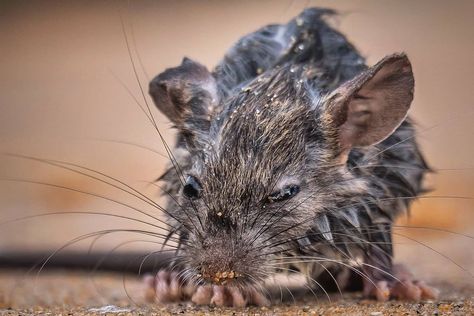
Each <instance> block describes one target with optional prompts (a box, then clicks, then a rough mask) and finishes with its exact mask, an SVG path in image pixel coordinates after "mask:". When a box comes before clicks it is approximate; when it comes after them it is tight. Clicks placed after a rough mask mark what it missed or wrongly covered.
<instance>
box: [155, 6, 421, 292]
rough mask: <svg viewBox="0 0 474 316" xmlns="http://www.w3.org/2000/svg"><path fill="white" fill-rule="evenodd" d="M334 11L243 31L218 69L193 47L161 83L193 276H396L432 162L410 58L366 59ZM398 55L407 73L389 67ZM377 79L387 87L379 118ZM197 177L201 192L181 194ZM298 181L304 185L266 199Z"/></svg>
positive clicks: (172, 207) (175, 211)
mask: <svg viewBox="0 0 474 316" xmlns="http://www.w3.org/2000/svg"><path fill="white" fill-rule="evenodd" d="M329 14H333V12H332V11H330V10H325V9H307V10H305V11H304V12H303V13H302V14H300V15H299V16H298V17H297V18H295V19H293V20H292V21H290V22H289V23H288V24H286V25H271V26H266V27H264V28H262V29H260V30H258V31H256V32H255V33H252V34H250V35H247V36H245V37H244V38H242V39H241V40H239V42H238V43H237V44H236V45H235V46H234V47H232V49H231V50H230V51H229V52H228V53H227V54H226V56H225V57H224V59H223V60H222V61H221V62H220V64H219V65H218V66H217V67H216V68H215V70H214V72H212V73H211V72H208V71H207V69H206V68H205V67H204V66H201V65H199V64H197V63H196V62H193V61H191V60H189V59H184V60H183V63H182V65H181V66H179V67H176V68H172V69H168V70H166V71H165V72H164V73H162V74H160V75H159V76H157V77H156V78H155V79H154V80H153V81H152V82H151V83H150V93H151V95H152V97H153V99H154V101H155V103H156V104H157V106H158V108H159V109H160V110H161V111H162V112H163V113H164V114H166V115H167V116H168V118H169V119H170V120H171V121H172V122H173V123H174V124H175V125H176V127H177V128H178V142H177V145H176V150H175V151H174V156H173V164H172V166H171V167H170V168H169V170H168V171H167V172H166V173H165V174H164V175H163V176H162V177H161V180H163V181H165V183H166V185H165V189H166V191H167V192H168V193H169V194H170V195H171V196H173V198H170V199H169V203H168V207H167V210H168V211H169V212H170V213H171V214H172V215H173V216H172V217H170V218H169V224H170V226H171V227H172V228H173V229H174V231H175V232H177V233H178V235H179V236H180V240H181V244H180V256H179V257H180V259H181V260H179V266H180V267H181V269H183V270H184V271H185V278H184V279H185V281H188V282H194V283H199V282H203V281H206V282H208V281H211V282H213V283H217V284H220V283H221V280H220V276H221V275H222V273H224V272H225V273H226V275H227V274H228V272H229V273H230V272H233V273H235V274H236V278H233V280H232V284H233V285H238V286H241V287H244V286H246V285H250V284H255V283H261V282H263V280H264V279H265V278H266V277H268V276H269V275H271V274H273V273H275V271H278V270H284V271H287V270H288V269H289V270H292V271H293V270H297V271H300V272H302V273H304V274H305V275H306V276H307V277H308V280H310V281H313V282H314V281H318V280H319V281H321V282H323V285H324V286H325V287H331V286H335V285H341V287H342V286H346V287H353V286H354V283H353V282H352V283H351V282H348V281H349V280H350V279H348V278H347V276H348V275H349V274H350V273H348V271H350V270H354V271H355V275H359V276H360V275H362V276H363V277H364V278H366V279H370V282H372V283H374V282H377V281H380V280H391V281H393V278H392V279H391V277H390V275H391V273H392V243H391V225H392V223H393V221H394V219H395V218H396V216H397V215H398V214H400V213H403V212H406V211H407V209H408V207H409V205H410V202H411V201H412V200H413V198H414V197H416V196H417V195H419V194H420V193H421V192H422V191H423V189H422V180H423V175H424V173H425V172H427V171H428V170H429V168H428V167H427V165H426V163H425V162H424V159H423V157H422V155H421V153H420V152H419V149H418V145H417V143H416V141H415V138H414V133H415V131H414V128H413V124H412V123H411V122H410V120H409V119H404V117H405V115H406V110H407V109H408V107H409V104H410V102H411V99H412V96H413V91H412V88H413V78H412V75H411V67H410V64H409V62H408V59H406V57H405V56H404V55H393V56H389V57H387V58H386V59H384V60H382V61H381V62H380V63H379V64H377V65H376V66H374V67H372V68H370V69H368V68H367V66H366V65H365V62H364V59H363V58H362V57H361V56H360V54H359V53H358V52H357V50H356V49H355V48H354V47H353V46H352V45H351V44H350V43H349V42H348V41H347V40H346V39H345V37H344V36H343V35H341V34H340V33H339V32H337V31H335V30H334V29H332V28H331V27H330V26H329V25H328V24H326V22H325V21H324V19H323V16H324V15H329ZM390 67H392V68H394V67H395V68H396V70H397V71H398V70H399V71H398V72H396V71H395V74H396V75H393V74H391V75H390V76H389V77H387V78H383V79H380V77H383V76H385V75H384V71H394V70H393V69H392V70H390V69H389V68H390ZM386 69H389V70H386ZM377 76H378V77H377ZM374 78H375V79H374ZM377 78H379V79H377ZM377 80H379V81H380V82H376V84H372V85H373V86H374V87H375V88H374V87H368V88H367V86H369V85H370V84H371V82H374V81H377ZM364 89H365V90H364ZM371 89H379V90H383V93H384V94H383V96H382V98H381V100H382V101H383V102H382V103H386V104H387V105H386V106H385V108H383V111H382V113H384V114H383V115H382V116H381V118H379V117H378V115H381V114H380V113H378V112H377V111H378V109H376V110H374V111H373V112H371V110H370V106H371V105H370V102H375V101H371V100H372V99H374V98H375V99H376V98H377V97H378V96H377V95H375V96H372V95H370V93H372V90H371ZM377 91H378V90H377ZM387 91H388V92H387ZM367 93H368V94H369V97H367V95H364V94H367ZM366 99H367V100H366ZM358 102H359V103H362V107H363V109H362V110H360V111H359V110H358V107H359V105H360V104H359V103H358ZM364 102H366V103H369V105H368V107H369V110H368V111H369V114H367V109H366V108H365V106H366V104H365V103H364ZM394 103H396V105H394ZM377 106H378V105H377ZM351 113H352V114H351ZM354 113H356V114H354ZM367 115H368V116H367ZM384 115H385V116H384ZM367 117H368V118H367ZM377 119H379V121H377ZM395 128H396V129H395ZM394 129H395V130H394ZM366 131H370V132H366ZM387 136H388V137H387ZM374 143H375V144H374ZM188 175H191V176H193V177H195V178H196V179H197V181H198V182H199V183H200V185H201V186H202V190H201V191H200V198H199V199H188V198H186V197H184V196H183V194H182V186H183V182H184V181H186V177H187V176H188ZM290 184H294V185H298V186H299V187H300V192H299V194H297V195H296V196H294V197H293V198H292V199H289V200H286V201H283V202H280V203H269V200H268V196H269V195H270V194H272V193H273V192H275V191H278V190H281V189H282V188H283V187H285V186H287V185H290ZM292 258H293V259H292ZM237 276H238V277H237ZM344 278H345V280H346V282H344ZM350 281H353V280H350ZM225 282H227V280H225ZM225 282H224V283H225ZM354 282H355V281H354ZM336 283H340V284H336Z"/></svg>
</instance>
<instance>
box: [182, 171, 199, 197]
mask: <svg viewBox="0 0 474 316" xmlns="http://www.w3.org/2000/svg"><path fill="white" fill-rule="evenodd" d="M201 189H202V188H201V184H200V183H199V181H198V179H196V178H195V177H193V176H188V177H187V178H186V183H185V184H184V187H183V194H184V196H186V197H187V198H188V199H198V198H199V197H200V196H201Z"/></svg>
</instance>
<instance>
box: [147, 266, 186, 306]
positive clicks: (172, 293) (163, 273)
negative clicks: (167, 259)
mask: <svg viewBox="0 0 474 316" xmlns="http://www.w3.org/2000/svg"><path fill="white" fill-rule="evenodd" d="M145 282H146V283H147V285H148V286H149V292H148V293H147V298H148V299H149V300H150V301H153V300H155V301H158V302H159V303H171V302H179V301H183V300H187V299H189V298H190V297H191V295H192V293H193V292H194V290H195V286H192V285H188V284H184V282H183V281H182V280H181V279H180V278H179V274H178V272H175V271H168V270H160V271H159V272H158V274H157V275H156V276H147V277H145Z"/></svg>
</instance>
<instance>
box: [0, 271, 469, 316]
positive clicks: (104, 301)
mask: <svg viewBox="0 0 474 316" xmlns="http://www.w3.org/2000/svg"><path fill="white" fill-rule="evenodd" d="M433 284H434V285H435V286H436V287H437V288H438V289H440V290H441V296H440V299H439V300H437V301H423V302H398V301H390V302H387V303H378V302H375V301H370V300H365V299H363V298H362V296H361V294H360V293H348V294H344V295H343V296H341V295H340V294H338V293H337V294H332V295H331V296H330V300H328V298H327V297H326V296H325V295H324V294H322V293H320V294H317V296H316V297H315V296H314V294H308V293H306V294H304V293H300V295H298V294H295V297H296V299H295V300H293V299H292V298H289V299H287V300H285V301H284V302H283V303H277V304H275V305H273V306H271V307H249V308H244V309H233V308H217V307H212V306H201V307H200V306H194V305H191V304H172V305H167V306H160V305H157V304H150V303H146V301H145V298H144V297H145V295H144V294H145V292H146V291H145V287H144V285H143V283H142V282H141V281H140V279H138V278H135V277H132V276H123V275H121V274H114V273H103V272H100V273H96V274H92V273H87V272H71V271H54V272H42V273H41V274H40V275H39V276H38V275H37V274H36V273H30V274H28V273H26V272H25V271H22V270H3V271H0V315H175V314H193V315H372V316H376V315H469V314H471V315H472V314H473V313H474V286H472V285H471V286H469V285H464V286H459V287H453V286H452V285H449V284H447V283H433Z"/></svg>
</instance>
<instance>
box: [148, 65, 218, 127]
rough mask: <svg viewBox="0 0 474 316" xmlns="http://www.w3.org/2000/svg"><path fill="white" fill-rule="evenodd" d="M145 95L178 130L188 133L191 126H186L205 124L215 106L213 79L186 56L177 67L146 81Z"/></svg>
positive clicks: (205, 70) (216, 97) (214, 84)
mask: <svg viewBox="0 0 474 316" xmlns="http://www.w3.org/2000/svg"><path fill="white" fill-rule="evenodd" d="M149 93H150V95H151V97H152V98H153V101H154V103H155V105H156V106H157V107H158V109H159V110H160V111H161V112H162V113H163V114H165V115H166V116H167V117H168V118H169V119H170V120H171V122H173V123H174V124H175V125H176V126H177V127H178V128H179V129H186V128H188V129H190V130H192V129H193V128H194V126H189V124H193V123H196V124H198V125H202V124H204V125H206V123H205V122H206V121H207V122H208V121H209V116H210V115H212V111H213V110H214V107H215V106H216V105H217V104H218V96H217V87H216V82H215V79H214V77H213V76H212V75H211V73H210V72H209V71H208V70H207V69H206V67H205V66H203V65H201V64H199V63H197V62H195V61H192V60H191V59H189V58H186V57H185V58H184V59H183V61H182V63H181V65H180V66H178V67H175V68H169V69H166V70H165V71H164V72H162V73H161V74H159V75H158V76H156V77H155V78H154V79H153V80H152V81H151V82H150V85H149ZM191 121H192V122H191ZM197 127H198V128H205V126H197Z"/></svg>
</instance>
